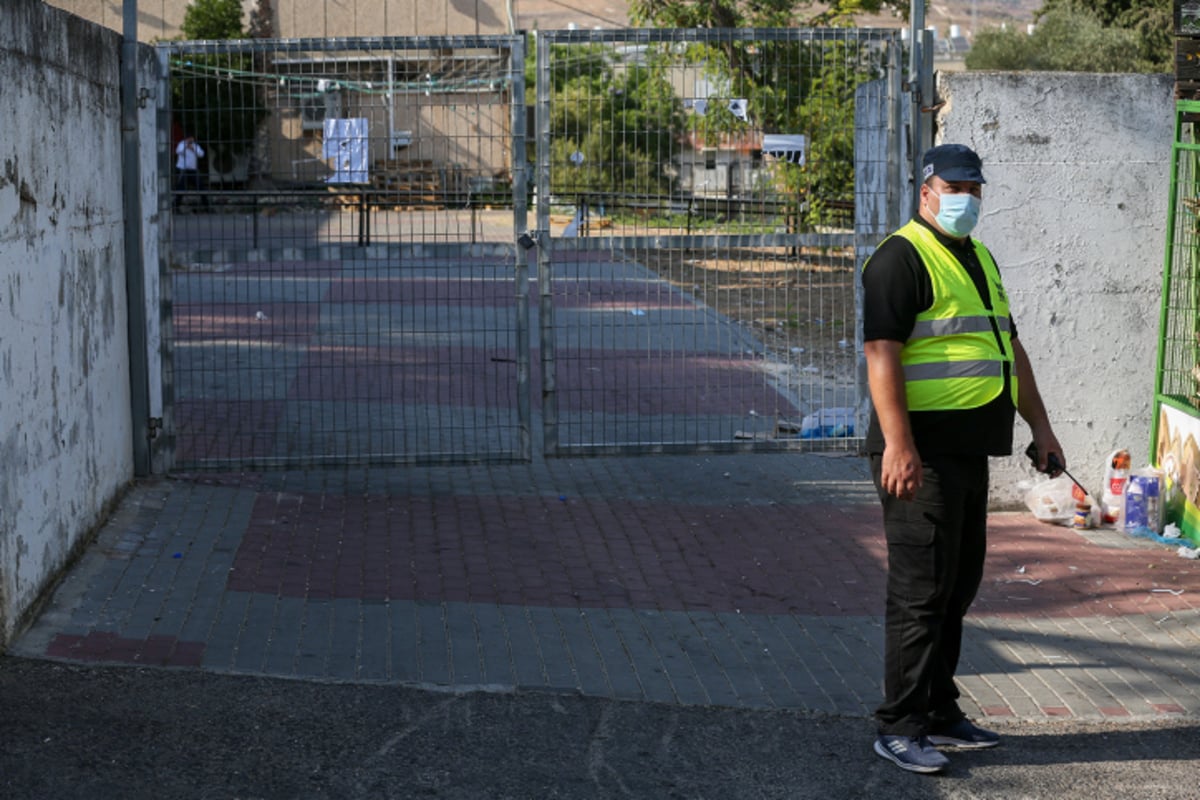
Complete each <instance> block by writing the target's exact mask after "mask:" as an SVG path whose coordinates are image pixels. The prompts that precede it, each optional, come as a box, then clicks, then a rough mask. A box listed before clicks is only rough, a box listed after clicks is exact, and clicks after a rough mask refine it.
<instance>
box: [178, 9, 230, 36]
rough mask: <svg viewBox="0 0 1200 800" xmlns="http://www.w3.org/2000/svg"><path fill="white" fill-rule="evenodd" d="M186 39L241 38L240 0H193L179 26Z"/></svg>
mask: <svg viewBox="0 0 1200 800" xmlns="http://www.w3.org/2000/svg"><path fill="white" fill-rule="evenodd" d="M180 30H182V31H183V36H184V38H186V39H241V38H243V37H244V36H245V32H244V31H243V30H242V4H241V1H240V0H193V2H192V3H191V5H189V6H188V7H187V10H186V11H185V12H184V13H183V24H182V25H181V26H180Z"/></svg>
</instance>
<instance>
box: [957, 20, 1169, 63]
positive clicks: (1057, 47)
mask: <svg viewBox="0 0 1200 800" xmlns="http://www.w3.org/2000/svg"><path fill="white" fill-rule="evenodd" d="M1148 66H1150V65H1148V64H1147V62H1146V61H1145V60H1144V58H1143V57H1142V56H1141V51H1140V48H1139V43H1138V36H1137V34H1136V33H1135V32H1134V31H1132V30H1130V29H1127V28H1122V27H1111V26H1106V25H1105V24H1104V23H1103V21H1102V20H1101V19H1100V18H1099V17H1098V16H1097V15H1096V14H1095V13H1094V12H1092V11H1088V10H1085V9H1081V8H1078V7H1075V8H1066V7H1064V8H1057V9H1053V10H1050V11H1048V12H1046V13H1044V14H1042V15H1041V19H1040V21H1039V22H1038V25H1037V27H1036V28H1034V31H1033V33H1032V34H1029V35H1026V34H1025V33H1023V32H1018V31H1002V30H989V31H982V32H981V33H980V34H979V35H978V36H977V37H976V40H975V43H974V44H973V45H972V47H971V51H970V52H969V53H967V57H966V67H967V69H995V70H1034V71H1062V72H1144V71H1153V70H1150V69H1147V67H1148Z"/></svg>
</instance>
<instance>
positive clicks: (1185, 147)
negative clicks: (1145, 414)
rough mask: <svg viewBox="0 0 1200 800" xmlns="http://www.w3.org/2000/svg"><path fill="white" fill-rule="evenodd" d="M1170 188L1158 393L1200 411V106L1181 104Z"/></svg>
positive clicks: (1196, 104) (1199, 104)
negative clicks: (1199, 326)
mask: <svg viewBox="0 0 1200 800" xmlns="http://www.w3.org/2000/svg"><path fill="white" fill-rule="evenodd" d="M1180 105H1181V106H1182V107H1183V108H1184V111H1182V112H1178V113H1179V114H1180V118H1179V119H1180V123H1179V124H1178V125H1177V128H1178V134H1177V137H1176V142H1175V147H1174V165H1173V168H1172V186H1171V195H1172V196H1171V200H1170V202H1171V217H1172V219H1171V222H1172V227H1171V229H1170V230H1169V231H1168V241H1167V245H1168V251H1167V254H1166V257H1167V270H1166V286H1165V291H1164V292H1163V308H1162V317H1163V319H1162V325H1161V326H1160V327H1161V329H1162V341H1161V343H1160V355H1159V358H1160V367H1159V375H1158V380H1159V394H1160V395H1161V396H1162V397H1163V398H1165V399H1167V400H1170V401H1173V402H1175V403H1176V404H1179V405H1181V406H1183V407H1185V408H1190V409H1193V410H1200V331H1198V330H1197V322H1196V321H1197V318H1198V317H1197V312H1198V311H1200V262H1198V261H1197V254H1200V171H1198V163H1197V162H1200V140H1198V139H1197V136H1196V126H1197V125H1200V103H1192V104H1188V103H1181V104H1180Z"/></svg>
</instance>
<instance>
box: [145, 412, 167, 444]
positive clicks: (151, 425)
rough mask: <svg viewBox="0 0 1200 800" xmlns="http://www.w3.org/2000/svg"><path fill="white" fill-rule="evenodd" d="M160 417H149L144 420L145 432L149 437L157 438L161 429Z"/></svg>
mask: <svg viewBox="0 0 1200 800" xmlns="http://www.w3.org/2000/svg"><path fill="white" fill-rule="evenodd" d="M162 426H163V422H162V417H150V418H149V419H147V420H146V432H147V435H148V436H149V438H151V439H156V438H158V432H159V431H161V430H162Z"/></svg>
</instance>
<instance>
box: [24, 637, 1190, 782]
mask: <svg viewBox="0 0 1200 800" xmlns="http://www.w3.org/2000/svg"><path fill="white" fill-rule="evenodd" d="M998 729H999V730H1000V731H1001V732H1002V733H1003V734H1005V737H1006V738H1005V743H1004V745H1003V746H1001V747H999V748H997V749H995V750H989V751H978V752H974V753H959V754H951V759H952V765H951V770H950V771H949V772H948V773H946V774H944V775H941V776H921V775H910V774H907V773H904V772H902V771H900V770H899V769H897V768H896V767H894V766H892V765H891V764H889V763H887V762H884V761H883V760H882V759H880V758H879V757H878V756H875V755H874V754H873V753H872V752H871V748H870V744H871V737H872V729H871V724H870V722H869V721H868V720H865V719H847V718H828V717H822V718H815V717H806V716H800V715H797V714H795V713H789V712H782V711H778V712H772V711H742V710H727V709H719V708H711V707H681V706H668V705H658V704H653V703H626V702H616V701H611V700H603V699H590V698H584V697H580V696H576V695H568V694H549V693H544V692H517V693H486V692H475V693H469V694H452V693H446V692H440V691H426V690H423V689H420V688H415V687H401V686H394V685H392V686H385V685H362V684H334V683H314V682H307V681H305V682H301V681H289V680H277V679H265V678H260V677H242V676H236V675H214V674H210V673H202V672H198V671H192V670H171V669H145V668H133V667H86V666H79V665H76V664H61V663H55V662H47V661H33V660H25V659H18V658H12V657H3V658H0V797H3V798H6V799H7V800H25V799H26V798H30V799H32V798H37V800H44V799H45V798H55V799H56V800H58V799H65V798H91V799H95V798H122V799H123V800H135V799H136V798H155V800H163V798H241V799H243V800H249V799H250V798H337V799H338V800H348V799H350V798H464V799H465V798H471V799H472V800H478V799H480V798H487V799H489V800H490V799H491V798H497V799H499V798H531V799H533V798H537V799H539V800H540V799H542V798H546V799H549V798H610V797H612V798H655V799H657V798H695V799H696V800H701V799H702V798H721V799H725V798H739V799H740V798H873V799H874V798H887V800H909V799H910V798H979V799H980V800H984V799H986V800H1017V799H1018V798H1020V799H1021V800H1026V799H1029V798H1056V799H1059V800H1061V798H1088V800H1109V798H1111V799H1112V800H1116V799H1117V798H1120V800H1127V799H1128V798H1137V799H1138V800H1150V799H1151V798H1172V799H1173V800H1174V799H1176V798H1178V799H1180V800H1182V799H1183V798H1196V797H1200V769H1197V767H1198V766H1200V725H1198V724H1197V723H1196V722H1194V721H1180V720H1176V721H1174V722H1169V721H1164V722H1162V723H1155V724H1149V723H1130V724H1119V723H1114V724H1105V725H1096V724H1079V723H1074V724H1054V725H1049V724H1036V725H1034V724H1014V725H1007V726H1003V727H999V728H998Z"/></svg>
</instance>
